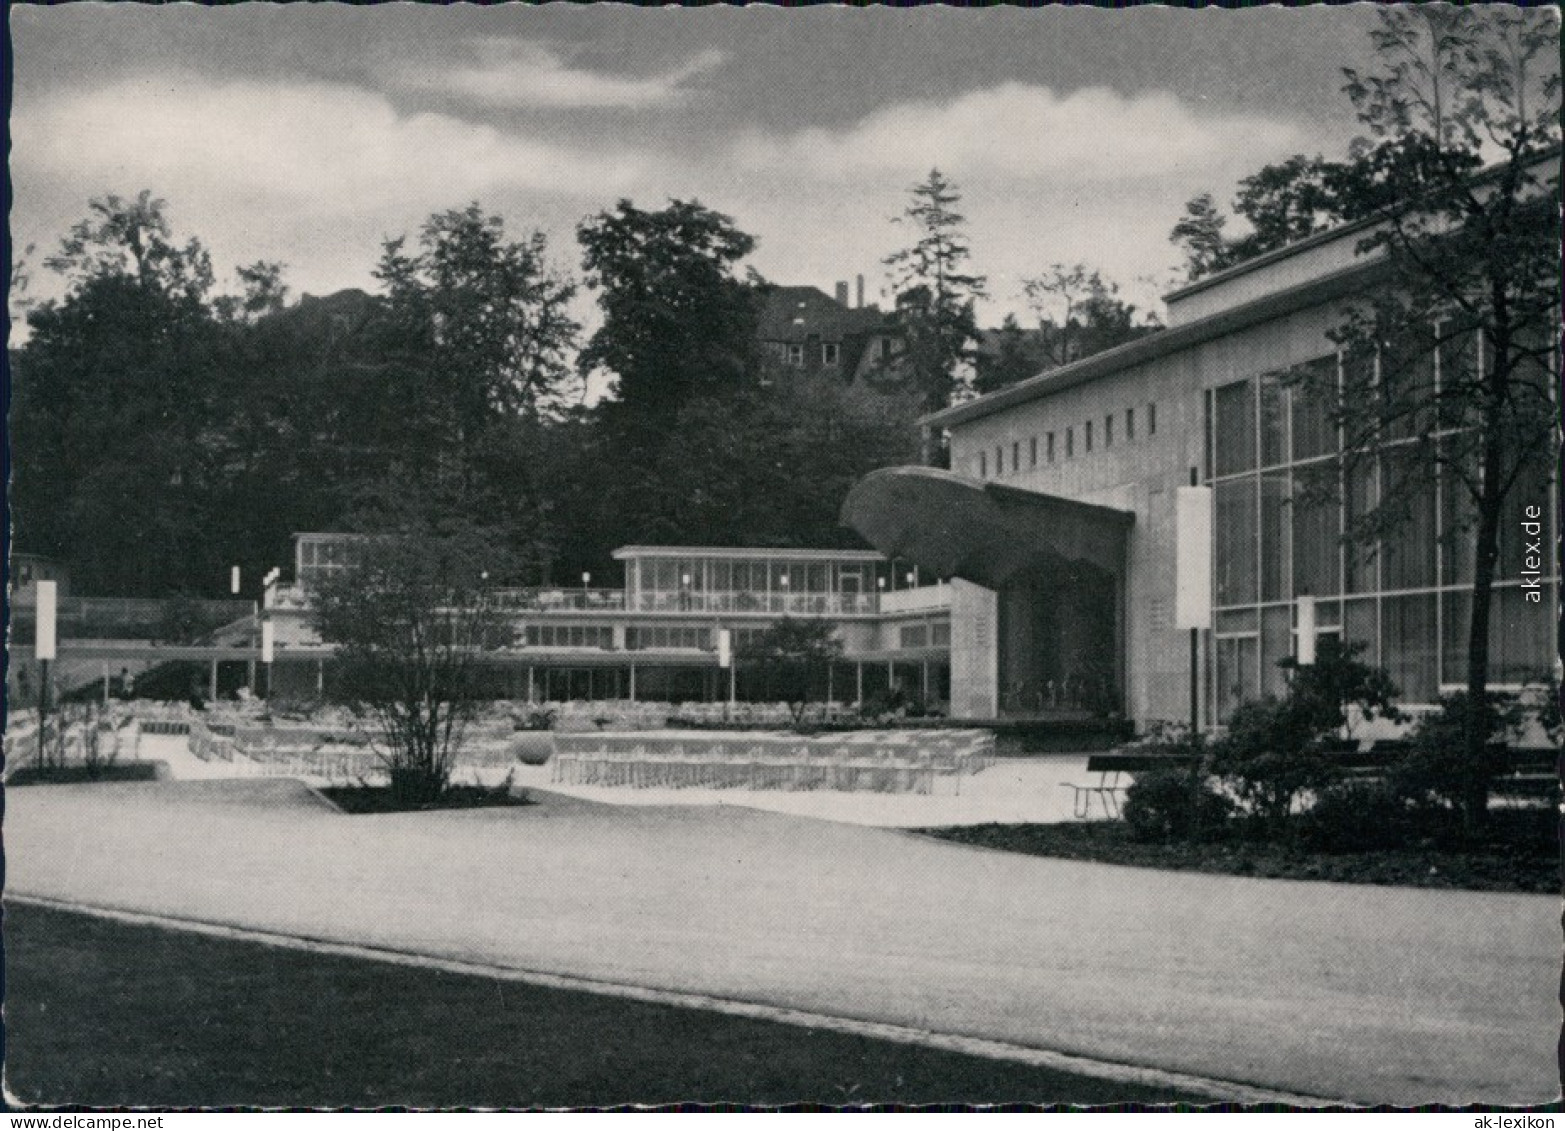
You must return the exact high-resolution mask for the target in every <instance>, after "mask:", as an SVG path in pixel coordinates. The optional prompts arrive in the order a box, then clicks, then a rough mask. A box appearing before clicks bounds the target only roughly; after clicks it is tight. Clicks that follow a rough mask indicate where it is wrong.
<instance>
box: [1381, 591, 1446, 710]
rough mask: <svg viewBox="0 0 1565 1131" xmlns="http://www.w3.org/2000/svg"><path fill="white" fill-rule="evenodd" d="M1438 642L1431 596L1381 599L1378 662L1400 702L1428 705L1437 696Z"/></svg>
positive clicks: (1419, 595) (1429, 594) (1412, 595)
mask: <svg viewBox="0 0 1565 1131" xmlns="http://www.w3.org/2000/svg"><path fill="white" fill-rule="evenodd" d="M1438 640H1439V637H1438V635H1437V633H1436V630H1435V595H1434V594H1433V593H1415V594H1411V595H1408V596H1404V597H1386V598H1384V599H1382V601H1381V603H1380V655H1381V663H1382V665H1383V666H1384V667H1385V669H1386V674H1387V675H1389V676H1390V677H1391V682H1392V683H1394V684H1396V685H1397V686H1398V687H1399V688H1401V689H1402V699H1403V700H1404V701H1406V702H1410V703H1432V702H1434V701H1435V700H1436V698H1437V697H1438V685H1439V672H1438V671H1437V670H1436V667H1435V664H1436V659H1437V651H1436V650H1437V648H1438Z"/></svg>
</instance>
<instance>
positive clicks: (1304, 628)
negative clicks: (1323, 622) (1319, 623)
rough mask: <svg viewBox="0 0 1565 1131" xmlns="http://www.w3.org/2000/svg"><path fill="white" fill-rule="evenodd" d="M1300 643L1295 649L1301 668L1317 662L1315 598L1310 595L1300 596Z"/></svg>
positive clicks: (1303, 594) (1302, 594)
mask: <svg viewBox="0 0 1565 1131" xmlns="http://www.w3.org/2000/svg"><path fill="white" fill-rule="evenodd" d="M1298 610H1299V642H1298V645H1297V646H1296V648H1295V651H1296V653H1297V658H1298V661H1299V664H1300V665H1301V666H1303V665H1305V664H1313V663H1314V662H1315V637H1316V635H1317V629H1316V624H1315V598H1314V597H1312V596H1310V595H1309V594H1308V593H1301V594H1299V598H1298Z"/></svg>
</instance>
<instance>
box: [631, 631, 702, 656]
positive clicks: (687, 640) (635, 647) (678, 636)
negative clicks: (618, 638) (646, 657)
mask: <svg viewBox="0 0 1565 1131" xmlns="http://www.w3.org/2000/svg"><path fill="white" fill-rule="evenodd" d="M625 647H626V649H627V650H628V651H631V652H638V651H645V650H646V649H649V648H698V649H701V650H702V651H707V652H710V651H711V650H712V630H711V629H709V628H691V627H688V626H686V625H678V624H657V625H642V626H636V627H631V628H627V629H626V630H625Z"/></svg>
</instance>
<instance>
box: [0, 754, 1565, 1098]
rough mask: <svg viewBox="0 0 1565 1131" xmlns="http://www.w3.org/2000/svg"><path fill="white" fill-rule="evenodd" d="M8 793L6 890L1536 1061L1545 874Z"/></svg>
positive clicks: (1053, 1039)
mask: <svg viewBox="0 0 1565 1131" xmlns="http://www.w3.org/2000/svg"><path fill="white" fill-rule="evenodd" d="M986 772H988V771H986ZM981 776H982V775H980V777H981ZM621 792H634V791H621ZM1053 792H1063V791H1053ZM865 800H868V801H870V802H874V801H876V800H877V799H876V798H868V799H865V798H862V797H856V796H855V797H849V798H847V799H845V801H847V802H852V803H854V804H855V806H857V805H860V804H862V803H863V802H864V801H865ZM886 800H888V801H892V800H896V799H894V798H893V799H886ZM7 809H8V812H7V814H6V816H7V821H6V846H7V857H8V872H9V876H8V879H9V890H10V892H11V893H13V894H19V895H36V896H43V897H49V898H53V899H61V900H68V901H74V902H79V903H82V904H87V905H93V906H99V907H110V908H120V909H128V910H136V911H144V912H150V913H156V914H163V915H171V916H178V917H184V918H190V919H198V920H203V921H208V922H217V923H225V924H231V925H235V926H241V927H246V928H251V929H258V930H266V931H273V932H282V933H291V934H297V935H302V936H308V937H312V938H318V939H325V940H331V941H337V942H347V943H365V944H369V945H374V946H383V947H392V948H397V949H400V950H405V951H411V952H415V953H420V954H426V955H430V956H436V957H441V958H448V959H454V960H459V961H470V962H480V963H486V964H491V965H496V966H501V967H506V968H513V969H525V970H531V971H542V972H549V973H558V974H564V975H571V976H576V977H582V978H590V979H598V980H604V981H612V982H616V983H621V984H629V985H636V986H645V987H652V988H657V989H666V990H673V991H679V992H689V993H699V994H709V995H713V996H717V997H723V998H729V999H735V1000H741V1001H749V1002H759V1003H766V1004H773V1005H780V1006H785V1007H790V1008H795V1009H802V1010H808V1011H812V1012H816V1013H822V1014H828V1015H832V1016H839V1017H848V1018H857V1019H864V1020H870V1021H884V1022H890V1023H894V1024H899V1025H904V1026H911V1027H915V1028H921V1029H926V1030H931V1031H935V1032H938V1033H946V1034H957V1035H966V1036H974V1037H982V1038H987V1039H991V1040H999V1041H1006V1042H1012V1043H1017V1044H1022V1045H1027V1046H1030V1047H1035V1048H1044V1049H1052V1050H1058V1051H1063V1052H1070V1053H1078V1054H1082V1055H1088V1056H1093V1057H1098V1058H1102V1059H1106V1060H1110V1061H1115V1062H1119V1063H1126V1064H1134V1065H1144V1066H1151V1067H1157V1068H1164V1069H1169V1070H1174V1071H1182V1072H1189V1073H1194V1074H1198V1075H1203V1076H1207V1077H1213V1078H1219V1079H1228V1080H1234V1081H1240V1082H1244V1083H1248V1084H1253V1085H1258V1086H1263V1087H1269V1088H1276V1089H1281V1090H1286V1091H1292V1092H1298V1093H1303V1094H1309V1095H1317V1096H1323V1097H1328V1098H1334V1099H1342V1100H1348V1101H1354V1102H1390V1103H1402V1104H1411V1103H1422V1102H1432V1101H1444V1102H1451V1103H1461V1102H1471V1101H1478V1102H1484V1103H1506V1102H1510V1103H1524V1102H1533V1103H1535V1102H1541V1101H1546V1100H1549V1099H1551V1098H1553V1097H1554V1096H1555V1095H1556V1093H1557V1090H1558V1089H1557V1086H1556V1083H1555V1080H1556V1071H1555V1067H1554V1057H1553V1048H1554V1042H1555V1039H1556V1036H1557V1033H1558V1026H1559V1009H1558V1006H1557V1004H1556V991H1557V987H1558V977H1559V953H1560V944H1559V932H1558V908H1557V901H1556V900H1554V899H1551V898H1546V897H1538V896H1523V895H1505V894H1489V893H1473V892H1447V891H1429V890H1413V889H1399V888H1376V887H1367V886H1357V885H1330V884H1315V883H1299V882H1283V881H1267V880H1257V879H1249V878H1237V877H1222V876H1208V875H1197V874H1188V873H1170V872H1156V871H1150V870H1143V869H1135V868H1125V867H1117V866H1111V865H1098V864H1085V863H1077V862H1072V861H1065V860H1052V859H1042V858H1034V857H1025V856H1017V855H1011V854H1005V853H998V852H990V851H984V850H979V849H973V848H968V847H964V846H960V845H954V844H950V843H944V842H937V841H932V840H928V839H925V838H922V837H919V836H916V835H914V834H912V833H908V832H904V831H897V830H893V829H880V828H871V827H864V826H860V825H851V824H845V823H840V822H835V821H829V820H820V819H816V818H810V817H800V816H794V815H788V814H782V813H772V812H763V811H759V810H756V809H752V808H747V807H744V806H738V805H727V806H723V807H714V806H699V805H680V806H670V805H642V806H623V805H619V806H610V805H604V804H597V803H593V802H592V801H590V800H586V799H565V798H561V797H559V796H558V795H555V796H551V797H550V798H548V799H546V803H545V804H541V805H538V806H533V807H527V808H521V809H492V810H477V811H466V812H442V813H426V814H399V815H382V816H362V817H348V816H344V815H341V814H339V813H337V812H335V811H333V810H332V809H331V808H330V807H328V806H327V805H325V804H323V803H322V802H321V800H320V798H319V797H318V796H317V795H315V794H313V793H312V792H311V791H309V790H308V789H307V788H305V787H304V786H302V785H300V784H298V783H294V782H290V781H287V780H281V779H273V780H268V781H205V782H201V781H174V782H162V783H146V784H134V785H129V784H127V785H99V786H50V787H32V788H27V789H17V790H13V791H10V795H9V797H8V806H7Z"/></svg>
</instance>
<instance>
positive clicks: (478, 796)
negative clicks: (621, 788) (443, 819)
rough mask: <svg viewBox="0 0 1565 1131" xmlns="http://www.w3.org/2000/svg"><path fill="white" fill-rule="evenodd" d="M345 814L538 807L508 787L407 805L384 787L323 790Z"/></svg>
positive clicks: (456, 792)
mask: <svg viewBox="0 0 1565 1131" xmlns="http://www.w3.org/2000/svg"><path fill="white" fill-rule="evenodd" d="M321 792H322V793H323V794H325V795H326V796H327V797H329V798H331V800H332V802H333V804H335V805H336V806H337V807H338V808H340V809H341V810H342V811H343V812H345V813H420V812H426V811H433V810H437V809H495V808H511V807H517V806H522V805H534V804H536V802H535V801H533V800H532V798H530V797H528V796H527V792H526V791H525V790H523V791H522V792H520V793H512V792H511V791H510V787H508V786H482V785H453V786H451V787H449V788H448V789H447V790H446V791H445V792H444V793H442V794H441V795H440V797H439V798H438V799H436V800H434V801H422V802H410V801H404V800H403V799H402V798H400V797H397V796H396V795H395V794H394V793H392V792H391V787H390V786H384V785H347V786H328V787H327V788H325V789H323V790H321Z"/></svg>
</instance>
